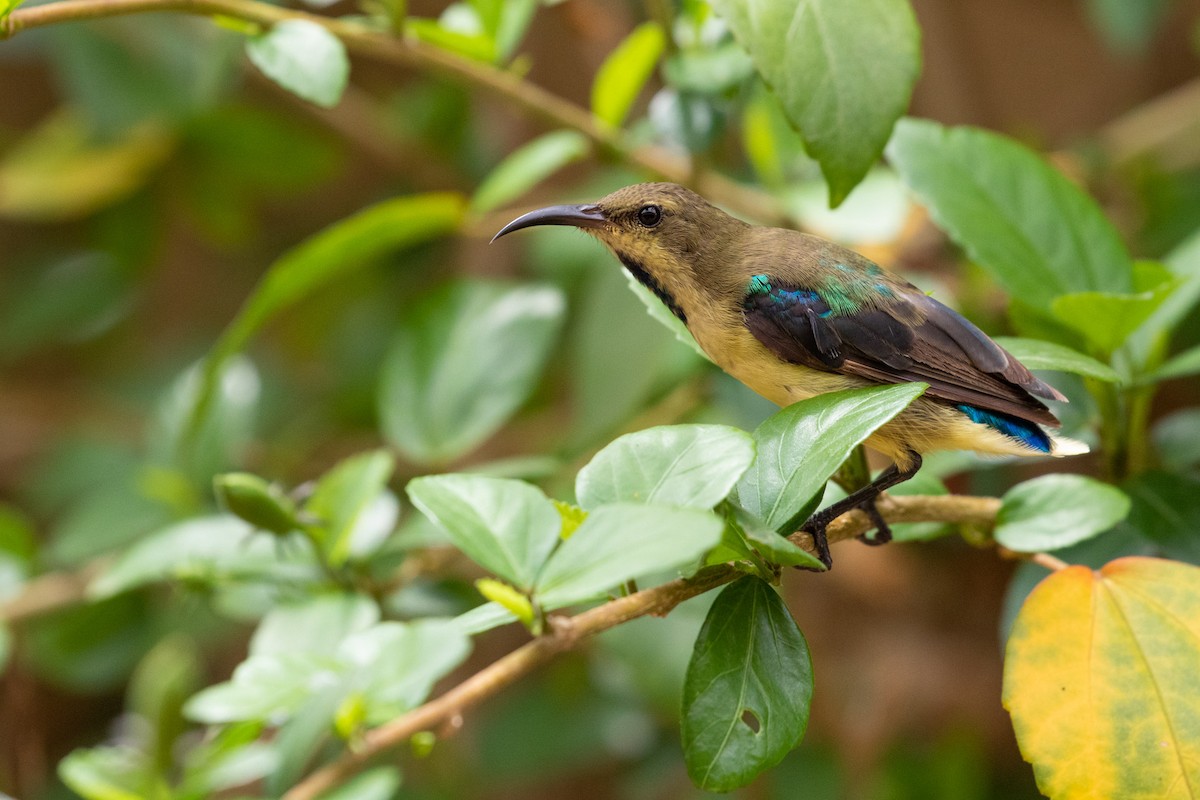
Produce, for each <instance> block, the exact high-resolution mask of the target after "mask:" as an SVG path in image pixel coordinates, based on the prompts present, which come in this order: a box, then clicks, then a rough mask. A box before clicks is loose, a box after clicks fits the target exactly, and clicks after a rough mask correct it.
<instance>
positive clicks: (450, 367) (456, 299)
mask: <svg viewBox="0 0 1200 800" xmlns="http://www.w3.org/2000/svg"><path fill="white" fill-rule="evenodd" d="M565 309H566V302H565V300H564V298H563V294H562V292H561V291H559V290H558V289H555V288H552V287H549V286H509V285H504V284H498V283H484V282H470V283H456V284H452V285H451V286H448V287H446V288H445V289H444V290H443V291H439V292H436V293H434V294H433V295H431V296H430V297H428V298H427V299H426V301H425V302H424V303H422V304H421V305H420V307H419V308H417V309H416V310H415V311H414V312H413V313H412V314H410V315H409V318H408V319H407V321H406V323H405V324H404V325H403V326H402V328H401V331H400V334H399V336H398V337H397V338H396V341H395V344H394V345H393V347H392V349H391V352H390V353H389V354H388V356H387V358H386V361H385V363H384V366H383V378H382V382H381V384H380V387H379V415H380V419H381V422H382V424H383V430H384V433H385V435H386V436H387V438H388V440H389V441H390V442H392V443H393V444H394V445H395V446H396V447H397V448H399V449H400V451H401V452H403V453H404V454H405V455H406V456H407V457H408V458H410V459H412V460H414V461H417V462H419V463H423V464H444V463H446V462H448V461H450V460H452V459H454V458H457V457H459V456H461V455H463V454H465V453H467V452H469V451H470V450H472V449H473V448H475V447H476V446H478V445H479V444H481V443H482V442H483V441H484V440H485V439H487V438H488V437H489V436H491V435H492V434H493V433H495V432H496V431H497V430H498V429H499V428H500V427H501V426H502V425H503V424H504V423H505V422H506V421H507V420H508V418H509V417H510V416H512V414H513V413H514V412H515V411H516V410H517V409H518V408H519V407H520V406H521V404H522V403H524V402H525V400H526V399H527V398H528V397H529V395H530V394H531V393H532V392H533V389H534V386H535V385H536V383H537V379H538V377H539V376H540V375H541V371H542V367H543V365H544V364H545V362H546V359H547V358H548V357H549V355H550V350H551V348H552V347H553V346H554V343H555V341H556V340H557V338H558V332H559V329H560V328H561V326H562V321H563V315H564V311H565ZM501 365H502V366H503V368H502V369H501V368H498V367H500V366H501Z"/></svg>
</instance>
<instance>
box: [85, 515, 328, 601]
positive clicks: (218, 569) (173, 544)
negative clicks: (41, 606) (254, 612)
mask: <svg viewBox="0 0 1200 800" xmlns="http://www.w3.org/2000/svg"><path fill="white" fill-rule="evenodd" d="M253 533H254V528H252V527H251V526H250V525H248V524H247V523H246V522H244V521H242V520H240V519H237V518H236V517H232V516H227V515H221V516H211V517H199V518H196V519H191V520H187V521H185V522H180V523H178V524H175V525H171V526H170V527H167V528H164V529H162V530H160V531H157V532H155V533H152V534H150V535H148V536H146V537H144V538H142V539H141V540H139V541H138V542H137V544H135V545H133V547H131V548H129V550H127V551H126V552H125V553H124V554H123V555H122V556H121V557H120V558H119V559H118V560H117V562H116V563H115V564H113V565H112V567H110V568H109V569H108V570H107V571H106V572H104V573H103V574H102V575H101V576H100V577H99V578H97V579H96V580H95V581H93V582H92V584H91V585H90V586H89V587H88V596H89V597H92V598H103V597H110V596H112V595H115V594H119V593H121V592H125V591H128V590H130V589H133V588H136V587H138V586H143V585H145V584H147V583H154V582H156V581H165V580H170V579H172V578H189V579H197V578H199V579H205V580H207V581H208V582H210V583H220V582H224V581H228V580H237V579H247V578H262V577H266V576H272V577H275V578H279V579H284V578H287V579H289V580H293V581H294V580H302V579H305V578H313V577H316V574H317V573H316V567H315V565H313V564H311V563H310V562H309V561H306V560H304V559H303V557H302V556H300V555H295V554H292V555H288V554H287V552H288V551H284V553H283V554H281V553H280V551H279V550H278V549H277V546H276V543H275V540H274V539H273V537H271V536H265V535H261V534H260V535H257V536H255V535H253Z"/></svg>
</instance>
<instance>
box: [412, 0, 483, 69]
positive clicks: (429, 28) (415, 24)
mask: <svg viewBox="0 0 1200 800" xmlns="http://www.w3.org/2000/svg"><path fill="white" fill-rule="evenodd" d="M448 10H449V8H447V11H448ZM404 31H405V33H411V34H412V35H414V36H416V37H417V38H418V39H420V40H421V41H423V42H428V43H429V44H432V45H435V46H436V47H439V48H441V49H442V50H447V51H449V52H451V53H457V54H459V55H462V56H466V57H467V58H469V59H472V60H474V61H487V62H491V61H495V60H496V56H497V52H496V42H495V41H494V40H493V39H492V38H491V37H490V36H486V35H483V34H481V33H468V32H465V31H459V30H453V29H451V28H447V27H445V25H444V24H443V23H442V21H440V20H432V19H421V18H419V17H409V18H408V19H407V20H405V22H404Z"/></svg>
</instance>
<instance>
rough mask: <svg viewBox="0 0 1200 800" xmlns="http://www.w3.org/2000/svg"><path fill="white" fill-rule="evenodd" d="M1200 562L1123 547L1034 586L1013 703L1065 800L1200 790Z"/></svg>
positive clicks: (1011, 665)
mask: <svg viewBox="0 0 1200 800" xmlns="http://www.w3.org/2000/svg"><path fill="white" fill-rule="evenodd" d="M1196 664H1200V569H1197V568H1196V567H1192V566H1188V565H1185V564H1179V563H1176V562H1171V561H1162V560H1159V559H1152V558H1121V559H1118V560H1116V561H1113V562H1110V563H1109V564H1107V565H1105V566H1104V567H1103V568H1102V569H1100V570H1098V571H1093V570H1091V569H1088V568H1087V567H1081V566H1080V567H1070V568H1069V569H1064V570H1060V571H1058V572H1055V573H1053V574H1052V575H1050V576H1049V577H1048V578H1046V579H1045V580H1044V581H1042V582H1041V584H1039V585H1038V587H1037V588H1036V589H1034V590H1033V592H1032V593H1031V594H1030V595H1029V597H1028V598H1027V599H1026V600H1025V603H1024V605H1023V606H1022V608H1021V611H1020V613H1019V614H1018V616H1017V620H1016V623H1015V624H1014V625H1013V630H1012V634H1011V635H1010V636H1009V639H1008V647H1007V650H1006V652H1005V659H1004V695H1003V700H1004V706H1005V708H1007V709H1008V710H1009V713H1011V714H1012V719H1013V728H1014V729H1015V731H1016V734H1017V743H1018V744H1019V745H1020V747H1021V753H1022V754H1023V755H1024V756H1025V758H1026V759H1027V760H1028V761H1029V762H1030V763H1032V764H1033V771H1034V774H1035V775H1036V776H1037V782H1038V788H1039V789H1041V791H1042V792H1043V793H1044V794H1046V795H1047V796H1048V797H1050V798H1053V800H1076V798H1097V800H1098V799H1099V798H1116V797H1120V798H1130V799H1131V800H1132V799H1133V798H1147V800H1148V798H1167V797H1169V798H1180V799H1181V800H1183V799H1184V798H1192V797H1195V796H1196V792H1197V790H1198V789H1200V692H1197V691H1196Z"/></svg>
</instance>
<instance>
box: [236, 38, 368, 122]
mask: <svg viewBox="0 0 1200 800" xmlns="http://www.w3.org/2000/svg"><path fill="white" fill-rule="evenodd" d="M246 55H247V56H249V58H250V61H251V62H252V63H253V64H254V66H256V67H258V68H259V70H261V71H262V74H264V75H266V76H267V77H268V78H270V79H271V80H273V81H275V82H276V83H277V84H279V85H280V86H282V87H283V88H284V89H287V90H288V91H289V92H291V93H292V94H294V95H296V96H297V97H301V98H303V99H305V100H308V101H309V102H311V103H315V104H317V105H319V106H324V107H325V108H333V107H334V106H336V105H337V104H338V101H339V100H341V99H342V92H344V91H345V90H346V81H347V80H348V79H349V77H350V59H349V57H347V55H346V48H345V46H344V45H343V44H342V42H341V40H340V39H338V38H337V37H336V36H334V35H333V34H332V33H330V32H329V31H328V30H326V29H325V28H324V27H322V26H321V25H318V24H317V23H315V22H309V21H307V20H300V19H288V20H284V21H283V22H278V23H276V24H275V26H274V27H272V28H271V30H269V31H267V32H266V33H264V34H262V35H260V36H255V37H254V38H252V39H248V40H246Z"/></svg>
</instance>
